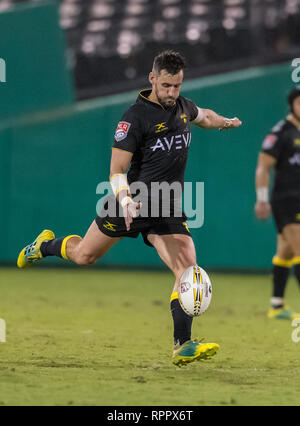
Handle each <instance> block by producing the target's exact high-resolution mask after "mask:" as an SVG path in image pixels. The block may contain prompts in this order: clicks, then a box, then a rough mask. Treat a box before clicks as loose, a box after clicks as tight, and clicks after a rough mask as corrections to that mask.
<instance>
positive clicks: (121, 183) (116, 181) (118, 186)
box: [110, 173, 129, 196]
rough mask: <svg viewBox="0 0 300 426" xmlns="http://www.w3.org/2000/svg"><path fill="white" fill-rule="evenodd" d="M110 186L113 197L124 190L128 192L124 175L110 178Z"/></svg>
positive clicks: (119, 174)
mask: <svg viewBox="0 0 300 426" xmlns="http://www.w3.org/2000/svg"><path fill="white" fill-rule="evenodd" d="M110 184H111V187H112V190H113V192H114V194H115V196H117V195H118V193H119V192H120V191H122V190H124V189H126V190H127V191H128V192H129V185H128V182H127V176H126V175H125V174H121V173H118V174H115V175H113V176H112V177H111V178H110Z"/></svg>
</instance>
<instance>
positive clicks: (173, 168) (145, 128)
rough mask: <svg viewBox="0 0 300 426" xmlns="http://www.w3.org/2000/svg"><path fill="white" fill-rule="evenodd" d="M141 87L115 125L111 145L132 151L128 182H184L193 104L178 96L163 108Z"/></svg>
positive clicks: (149, 91)
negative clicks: (172, 103)
mask: <svg viewBox="0 0 300 426" xmlns="http://www.w3.org/2000/svg"><path fill="white" fill-rule="evenodd" d="M150 93H151V89H150V90H149V89H147V90H142V91H141V92H140V94H139V96H138V98H137V100H136V103H135V104H134V105H132V106H131V107H130V108H129V109H128V110H127V111H126V112H125V113H124V115H123V117H122V119H121V121H120V122H119V124H118V127H117V130H116V133H115V141H114V144H113V148H119V149H122V150H125V151H129V152H132V153H133V157H132V161H131V166H130V170H129V172H128V174H127V179H128V183H129V184H131V183H132V182H136V181H140V182H144V183H145V184H146V185H147V186H148V187H149V186H150V184H151V182H168V183H169V184H171V183H173V182H180V183H181V185H183V182H184V171H185V167H186V162H187V155H188V150H189V146H190V143H191V131H190V122H191V121H193V120H195V118H196V117H197V115H198V109H197V107H196V105H195V104H194V103H193V102H192V101H190V100H188V99H186V98H184V97H183V96H179V98H178V99H177V101H176V105H174V106H173V107H169V108H164V107H163V106H162V105H160V104H157V103H155V102H152V101H150V100H149V99H148V96H149V95H150Z"/></svg>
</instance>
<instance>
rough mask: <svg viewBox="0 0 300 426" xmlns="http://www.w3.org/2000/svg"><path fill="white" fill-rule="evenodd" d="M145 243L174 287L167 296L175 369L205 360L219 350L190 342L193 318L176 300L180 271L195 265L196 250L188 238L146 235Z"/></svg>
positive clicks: (194, 341) (214, 345)
mask: <svg viewBox="0 0 300 426" xmlns="http://www.w3.org/2000/svg"><path fill="white" fill-rule="evenodd" d="M148 240H149V241H150V243H151V244H152V245H153V246H154V247H155V248H156V250H157V253H158V254H159V256H160V258H161V259H162V260H163V261H164V262H165V264H166V265H167V266H168V267H169V269H170V270H171V271H172V272H173V274H174V275H175V285H174V288H173V292H172V295H171V312H172V317H173V324H174V352H173V363H174V364H175V365H178V366H182V365H185V364H188V363H190V362H193V361H196V360H200V359H208V358H210V357H211V356H213V355H215V353H216V352H217V351H218V349H219V345H217V344H215V343H201V342H199V341H197V340H192V339H191V331H192V322H193V318H192V317H190V316H189V315H187V314H186V313H185V312H184V311H183V310H182V308H181V306H180V303H179V300H178V290H179V285H180V279H181V277H182V275H183V273H184V271H185V270H186V269H187V268H188V267H189V266H192V265H196V264H197V258H196V250H195V246H194V242H193V240H192V238H191V237H190V236H188V235H181V234H173V235H156V234H150V235H148Z"/></svg>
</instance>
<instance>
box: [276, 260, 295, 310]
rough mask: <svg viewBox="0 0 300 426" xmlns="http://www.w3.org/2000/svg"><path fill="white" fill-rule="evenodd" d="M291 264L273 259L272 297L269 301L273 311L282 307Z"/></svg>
mask: <svg viewBox="0 0 300 426" xmlns="http://www.w3.org/2000/svg"><path fill="white" fill-rule="evenodd" d="M292 264H293V261H292V260H286V259H281V258H280V257H278V256H275V257H273V296H272V299H271V304H272V308H273V309H279V308H282V307H283V299H284V294H285V289H286V285H287V282H288V278H289V275H290V268H291V266H292Z"/></svg>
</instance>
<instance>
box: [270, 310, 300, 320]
mask: <svg viewBox="0 0 300 426" xmlns="http://www.w3.org/2000/svg"><path fill="white" fill-rule="evenodd" d="M268 318H270V319H279V320H289V321H292V320H294V319H296V318H300V313H296V312H293V311H292V310H291V309H289V308H287V307H286V308H279V309H273V308H270V309H269V312H268Z"/></svg>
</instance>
